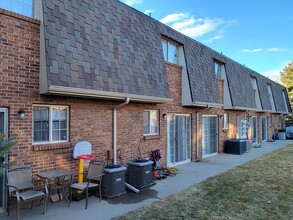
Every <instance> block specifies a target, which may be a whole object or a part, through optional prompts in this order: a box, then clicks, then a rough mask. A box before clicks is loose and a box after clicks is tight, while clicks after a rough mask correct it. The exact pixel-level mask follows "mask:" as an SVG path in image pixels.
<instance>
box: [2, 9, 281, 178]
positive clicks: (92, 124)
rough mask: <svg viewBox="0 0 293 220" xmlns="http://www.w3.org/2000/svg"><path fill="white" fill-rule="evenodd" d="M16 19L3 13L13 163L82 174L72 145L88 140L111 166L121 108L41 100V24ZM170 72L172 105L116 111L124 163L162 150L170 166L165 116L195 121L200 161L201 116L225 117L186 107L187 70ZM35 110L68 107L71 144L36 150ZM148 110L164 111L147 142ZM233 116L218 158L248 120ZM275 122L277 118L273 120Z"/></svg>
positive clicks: (216, 110) (195, 143)
mask: <svg viewBox="0 0 293 220" xmlns="http://www.w3.org/2000/svg"><path fill="white" fill-rule="evenodd" d="M13 16H14V14H13V13H8V12H6V11H4V10H0V25H1V30H0V31H1V39H0V57H1V65H0V71H1V72H0V73H1V74H0V95H1V102H0V106H1V107H7V108H8V109H9V135H10V136H11V137H16V138H17V140H18V143H17V144H16V146H15V147H14V148H13V150H12V151H11V153H10V160H13V161H16V162H17V164H18V165H23V164H29V165H31V166H32V167H33V170H34V172H39V171H44V170H50V169H53V168H64V169H69V170H72V171H74V172H75V173H77V163H78V162H77V160H75V159H73V157H72V155H73V145H74V144H75V143H77V142H78V141H82V140H88V141H90V142H91V143H92V146H93V154H94V155H95V157H96V158H97V159H99V160H104V161H106V159H107V151H108V150H112V148H113V107H114V106H117V105H119V104H120V103H121V102H114V101H103V100H94V99H83V98H69V97H57V96H41V95H39V64H40V61H39V59H40V56H39V54H40V52H39V50H40V47H39V43H40V39H39V38H40V35H39V28H40V25H39V22H38V21H36V20H33V19H28V18H25V17H23V16H17V18H15V17H13ZM166 68H167V75H168V80H169V89H170V94H171V97H172V99H173V101H172V102H170V103H167V104H158V105H155V104H153V105H152V104H139V103H130V104H128V105H126V106H123V107H121V108H119V109H118V110H117V149H124V152H125V153H124V157H123V162H124V163H126V162H127V161H129V160H131V159H135V158H138V157H139V151H138V147H139V148H140V150H141V153H142V155H143V156H144V157H148V156H149V153H150V151H151V150H154V149H157V148H159V149H161V152H162V162H163V163H164V164H165V163H166V157H167V152H166V150H167V119H166V118H163V117H162V115H163V114H190V115H191V137H192V141H191V145H192V150H191V152H192V158H191V159H192V160H196V159H197V157H200V155H201V141H202V138H201V127H202V124H201V123H202V121H201V117H202V115H222V114H223V109H221V108H210V109H207V108H194V107H182V106H181V97H182V91H181V78H182V77H181V74H182V67H180V66H178V65H174V64H169V63H166ZM221 93H222V92H221ZM34 104H46V105H66V106H69V109H70V111H69V112H70V116H69V119H70V121H69V123H70V126H69V127H70V135H69V143H65V144H47V145H33V144H32V107H33V105H34ZM19 109H24V110H25V112H26V117H25V119H24V120H21V119H19V118H18V114H17V112H18V110H19ZM145 109H150V110H156V109H157V110H159V112H160V114H159V119H160V122H159V126H160V128H159V129H160V132H159V135H155V136H145V137H144V136H143V110H145ZM197 113H198V115H199V118H198V127H197ZM228 113H229V129H228V130H222V124H221V121H219V123H218V126H219V140H218V141H219V152H223V149H224V148H223V144H224V140H226V139H227V138H232V137H233V135H234V134H236V133H237V128H236V115H237V114H239V115H244V112H243V111H242V112H240V111H230V112H228ZM274 120H276V117H274V115H273V121H274ZM259 128H260V126H259ZM259 134H260V132H259ZM197 148H198V151H199V155H197ZM119 162H120V161H119V159H118V163H119Z"/></svg>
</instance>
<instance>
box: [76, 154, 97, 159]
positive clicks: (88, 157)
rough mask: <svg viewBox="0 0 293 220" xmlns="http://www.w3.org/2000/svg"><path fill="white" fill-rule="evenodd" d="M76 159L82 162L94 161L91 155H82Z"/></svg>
mask: <svg viewBox="0 0 293 220" xmlns="http://www.w3.org/2000/svg"><path fill="white" fill-rule="evenodd" d="M76 158H77V159H83V160H94V159H95V157H94V156H93V155H91V154H82V155H78V156H77V157H76Z"/></svg>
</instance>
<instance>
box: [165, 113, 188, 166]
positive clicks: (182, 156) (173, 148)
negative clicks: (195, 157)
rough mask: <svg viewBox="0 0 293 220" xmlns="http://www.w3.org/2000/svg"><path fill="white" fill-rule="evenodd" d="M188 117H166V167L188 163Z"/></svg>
mask: <svg viewBox="0 0 293 220" xmlns="http://www.w3.org/2000/svg"><path fill="white" fill-rule="evenodd" d="M190 121H191V119H190V115H168V117H167V164H168V166H174V165H179V164H182V163H186V162H190V149H191V146H190V143H191V140H190V139H191V138H190V134H191V132H190V128H191V126H190Z"/></svg>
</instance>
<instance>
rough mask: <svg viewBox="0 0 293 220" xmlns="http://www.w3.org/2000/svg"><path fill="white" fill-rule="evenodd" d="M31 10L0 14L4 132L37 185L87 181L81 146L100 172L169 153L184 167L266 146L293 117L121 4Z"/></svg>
mask: <svg viewBox="0 0 293 220" xmlns="http://www.w3.org/2000/svg"><path fill="white" fill-rule="evenodd" d="M7 2H9V3H11V4H14V0H7ZM2 4H4V6H5V3H2ZM23 4H24V5H23V7H22V8H23V9H25V10H23V11H13V10H12V9H11V8H9V6H7V7H6V6H5V7H4V6H3V5H2V6H1V5H0V7H2V9H0V58H1V59H0V85H1V86H0V131H1V132H2V133H5V134H6V135H7V136H9V137H15V138H16V139H17V140H18V142H17V144H16V146H15V147H14V148H13V149H12V150H11V151H10V153H9V157H8V158H9V160H11V161H16V162H17V164H18V165H31V166H32V168H33V171H34V172H35V173H37V172H40V171H45V170H50V169H54V168H64V169H68V170H71V171H73V172H75V173H77V160H76V159H74V158H73V146H74V145H75V144H76V143H77V142H78V141H82V140H87V141H89V142H91V144H92V151H93V152H92V154H93V155H94V156H95V158H97V159H99V160H103V161H106V160H107V159H108V158H107V157H108V151H113V152H114V158H110V159H111V160H110V161H111V162H114V163H118V164H119V163H121V162H123V163H126V162H127V161H129V160H131V159H135V158H137V157H138V156H139V155H140V154H139V149H140V151H141V154H142V155H143V156H144V157H148V156H149V154H150V151H151V150H155V149H160V150H161V152H162V162H163V164H165V165H168V166H174V165H179V164H182V163H187V162H191V161H196V160H200V159H202V158H206V157H209V156H212V155H215V154H218V153H222V152H223V151H224V142H225V140H227V139H231V138H243V139H252V140H254V141H257V142H263V141H267V140H269V139H271V138H272V135H273V132H274V130H275V129H281V128H283V126H284V116H285V115H286V114H290V113H291V107H290V105H289V101H288V96H287V92H286V89H285V88H284V87H283V86H282V85H280V84H278V83H276V82H274V81H272V80H270V79H268V78H266V77H264V76H262V75H260V74H259V73H257V72H255V71H253V70H251V69H249V68H247V67H245V66H243V65H241V64H239V63H237V62H235V61H234V60H232V59H230V58H228V57H226V56H224V55H222V54H221V53H218V52H216V51H214V50H212V49H210V48H208V47H207V46H205V45H203V44H201V43H199V42H197V41H195V40H193V39H191V38H189V37H187V36H185V35H183V34H181V33H179V32H177V31H175V30H173V29H172V28H170V27H168V26H166V25H164V24H162V23H160V22H158V21H156V20H154V19H153V18H151V17H149V16H146V15H145V14H143V13H141V12H139V11H136V10H135V9H133V8H131V7H128V6H127V5H124V4H123V3H121V2H119V1H117V0H96V1H93V0H39V1H38V0H36V1H32V0H31V1H27V2H25V3H23ZM23 113H24V114H23ZM23 116H24V117H23ZM138 148H139V149H138ZM118 150H119V152H123V153H122V155H121V158H120V157H118V155H117V151H118ZM112 159H113V161H112ZM3 181H4V179H3V180H0V186H1V187H0V188H1V190H0V198H1V203H0V207H5V200H4V199H5V196H4V187H3V186H4V184H3Z"/></svg>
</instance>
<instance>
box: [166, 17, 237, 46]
mask: <svg viewBox="0 0 293 220" xmlns="http://www.w3.org/2000/svg"><path fill="white" fill-rule="evenodd" d="M160 22H162V23H164V24H167V25H169V26H170V27H172V28H173V29H175V30H177V31H179V32H181V33H183V34H185V35H187V36H189V37H192V38H196V37H202V36H204V35H207V34H211V35H212V36H210V37H209V39H207V40H204V41H205V42H207V43H211V42H213V41H214V40H218V39H221V38H223V36H224V33H225V32H226V29H227V28H228V27H229V26H230V25H231V24H232V23H234V22H235V21H225V20H223V19H221V18H215V19H211V18H198V19H195V18H194V16H193V15H190V14H189V13H185V12H182V13H174V14H169V15H167V16H166V17H164V18H162V19H161V20H160Z"/></svg>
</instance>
